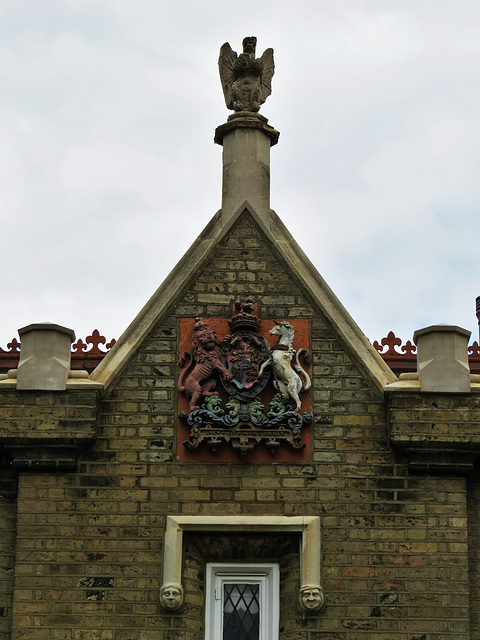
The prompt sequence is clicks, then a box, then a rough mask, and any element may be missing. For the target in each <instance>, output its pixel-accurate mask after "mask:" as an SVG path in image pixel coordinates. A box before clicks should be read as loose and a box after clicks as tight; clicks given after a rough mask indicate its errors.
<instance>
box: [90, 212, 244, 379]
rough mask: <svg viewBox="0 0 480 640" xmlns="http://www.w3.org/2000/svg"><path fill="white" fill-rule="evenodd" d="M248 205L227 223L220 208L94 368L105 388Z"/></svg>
mask: <svg viewBox="0 0 480 640" xmlns="http://www.w3.org/2000/svg"><path fill="white" fill-rule="evenodd" d="M245 208H248V210H249V211H251V210H252V209H251V207H250V205H248V203H245V205H242V206H241V207H240V208H239V209H238V211H237V212H236V213H235V214H234V215H233V216H232V217H231V218H229V220H228V221H227V222H226V223H223V224H222V210H221V209H220V210H219V211H217V213H216V214H215V215H214V216H213V218H212V219H211V220H210V222H209V223H208V224H207V226H206V227H205V228H204V229H203V231H201V232H200V235H199V236H198V237H197V239H196V240H195V241H194V242H193V244H192V245H191V246H190V248H189V249H187V251H186V253H184V254H183V256H182V257H181V258H180V260H179V261H178V262H177V264H176V265H175V266H174V267H173V269H172V270H171V271H170V273H169V274H168V276H167V277H166V278H165V280H164V281H163V282H162V284H161V285H160V286H159V287H158V289H157V290H156V291H155V293H154V294H153V295H152V296H151V298H150V299H149V300H148V302H147V303H146V304H145V305H144V307H143V308H142V309H141V310H140V312H139V313H138V314H137V315H136V317H135V318H134V320H133V321H132V322H131V323H130V324H129V325H128V327H127V328H126V329H125V331H124V332H123V334H122V335H121V336H120V338H119V339H118V340H117V342H116V343H115V344H114V345H113V347H112V348H111V349H110V351H109V352H108V353H107V355H106V356H105V358H103V360H102V361H101V362H100V363H99V365H98V366H97V367H96V368H95V369H94V370H93V371H92V373H91V374H90V379H91V380H95V381H97V382H101V383H102V384H103V385H104V388H105V389H107V388H108V387H109V386H110V385H111V384H112V383H113V382H114V380H115V379H116V378H117V376H118V375H119V374H120V371H121V370H122V369H123V367H124V366H125V364H126V363H127V361H128V360H129V358H130V357H131V356H132V354H133V353H135V351H136V350H137V348H138V347H139V345H140V344H141V342H142V341H143V340H144V338H145V336H146V335H148V333H149V332H150V331H151V330H152V329H153V326H154V325H155V324H156V323H157V322H158V321H159V319H160V318H161V317H162V316H163V315H164V314H165V313H166V311H167V310H168V309H169V307H170V306H171V304H172V301H173V300H174V299H176V298H178V297H179V295H181V293H182V292H183V289H184V288H185V286H186V285H187V284H188V282H189V281H190V279H191V277H192V275H193V274H194V273H196V272H198V271H199V270H201V268H202V265H203V264H204V263H205V262H206V261H207V260H208V257H209V255H210V253H211V251H212V249H213V248H214V247H215V246H216V245H217V244H218V243H219V242H220V241H221V240H222V238H223V237H224V235H225V234H226V233H228V231H229V230H230V228H231V227H232V225H233V224H234V223H235V222H236V220H237V219H238V217H239V216H240V215H241V214H242V212H243V211H244V210H245Z"/></svg>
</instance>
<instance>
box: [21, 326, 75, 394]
mask: <svg viewBox="0 0 480 640" xmlns="http://www.w3.org/2000/svg"><path fill="white" fill-rule="evenodd" d="M18 334H19V336H20V340H21V347H20V361H19V363H18V371H17V389H23V390H27V389H30V390H33V389H35V390H39V391H64V390H65V389H66V386H67V379H68V373H69V371H70V362H71V351H70V345H71V344H72V342H73V341H74V340H75V333H74V332H73V330H72V329H67V328H66V327H61V326H60V325H58V324H51V323H50V322H42V323H38V324H29V325H28V326H27V327H23V328H22V329H19V330H18Z"/></svg>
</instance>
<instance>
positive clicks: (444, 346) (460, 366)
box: [413, 324, 470, 393]
mask: <svg viewBox="0 0 480 640" xmlns="http://www.w3.org/2000/svg"><path fill="white" fill-rule="evenodd" d="M469 338H470V331H467V330H466V329H462V328H460V327H456V326H451V325H448V324H437V325H433V326H431V327H426V328H425V329H419V330H418V331H415V333H414V335H413V340H414V342H415V344H416V345H417V350H418V353H417V369H418V377H419V380H420V389H421V390H422V391H439V392H448V391H450V392H457V393H459V392H460V393H461V392H465V393H467V392H469V391H470V368H469V365H468V351H467V347H468V340H469Z"/></svg>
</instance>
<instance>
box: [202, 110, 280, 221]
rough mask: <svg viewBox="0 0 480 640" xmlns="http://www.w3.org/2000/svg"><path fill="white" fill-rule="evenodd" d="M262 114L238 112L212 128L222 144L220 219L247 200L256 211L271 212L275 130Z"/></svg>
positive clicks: (264, 213)
mask: <svg viewBox="0 0 480 640" xmlns="http://www.w3.org/2000/svg"><path fill="white" fill-rule="evenodd" d="M267 122H268V121H267V119H266V118H264V117H263V116H261V115H259V114H255V113H250V112H241V111H240V112H238V113H235V114H233V115H231V116H230V117H229V118H228V121H227V122H226V123H225V124H223V125H221V126H220V127H218V128H217V129H216V131H215V138H214V139H215V142H216V143H217V144H221V145H223V188H222V219H223V221H224V222H226V221H227V220H228V219H229V218H230V217H231V216H232V215H233V214H234V213H236V212H237V210H238V209H239V208H240V207H241V206H242V205H243V204H244V203H245V202H246V201H247V202H248V203H249V204H250V205H251V206H252V207H253V208H254V209H255V211H256V212H257V213H258V214H259V215H266V214H268V213H269V212H270V147H271V146H273V145H274V144H276V143H277V142H278V136H279V135H280V134H279V133H278V131H276V130H275V129H273V127H270V126H269V125H268V124H267Z"/></svg>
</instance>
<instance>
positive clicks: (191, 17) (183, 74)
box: [0, 0, 480, 345]
mask: <svg viewBox="0 0 480 640" xmlns="http://www.w3.org/2000/svg"><path fill="white" fill-rule="evenodd" d="M479 26H480V6H479V5H478V4H477V3H474V2H470V1H469V0H460V1H459V2H457V3H456V5H455V8H454V9H453V8H452V5H451V3H447V2H444V1H443V0H435V2H434V1H433V0H424V1H422V2H420V3H419V2H413V0H405V1H404V2H402V3H398V2H393V1H390V0H381V1H380V0H355V2H354V1H353V0H335V1H333V0H328V1H327V2H322V3H321V4H320V3H317V4H312V3H309V2H307V1H306V0H300V2H297V3H296V4H295V5H293V4H292V3H290V2H288V3H287V2H285V1H276V2H273V0H266V1H265V2H262V3H260V4H259V3H258V2H253V0H245V2H244V3H242V6H241V9H239V7H238V6H237V5H231V6H229V5H225V3H222V2H219V1H217V0H211V1H207V2H204V3H198V2H193V1H192V0H182V1H180V2H176V3H167V4H165V3H157V2H154V1H153V0H139V2H136V3H132V2H129V1H127V0H99V1H95V2H93V1H87V0H61V1H60V0H57V1H54V0H41V1H40V2H38V0H28V1H27V0H18V1H17V2H16V3H9V4H8V3H7V4H4V5H2V6H1V7H0V36H1V37H0V59H1V60H2V66H1V68H0V137H1V140H2V144H1V145H0V206H1V211H2V231H3V234H2V236H3V238H4V247H3V249H4V251H3V264H4V274H5V279H4V282H3V284H2V287H1V291H2V299H3V302H4V308H5V309H6V312H5V313H4V316H3V322H2V325H1V329H0V345H5V344H6V343H7V341H9V340H10V339H11V338H12V337H13V336H14V334H15V331H16V329H17V328H19V327H21V326H23V325H25V324H29V323H31V322H36V321H42V320H50V321H52V322H58V323H62V324H66V325H67V326H71V327H72V328H74V329H75V330H76V332H77V334H78V335H79V336H83V337H84V336H86V335H87V334H88V333H90V331H91V330H92V329H93V328H94V327H98V328H99V329H100V331H101V332H102V333H103V334H104V335H106V334H108V337H113V336H116V337H118V336H119V335H120V334H121V333H122V332H123V330H124V329H125V328H126V326H127V325H128V323H129V322H130V321H131V320H132V319H133V318H134V317H135V315H136V314H137V312H138V311H139V310H140V308H141V307H142V306H143V304H144V303H145V302H146V301H147V299H148V298H149V297H150V295H151V294H152V293H153V291H154V290H155V289H156V287H157V286H158V285H159V284H160V283H161V281H162V280H163V279H164V277H165V276H166V275H167V273H168V272H169V271H170V269H171V268H172V267H173V266H174V264H175V263H176V262H177V261H178V260H179V259H180V257H181V256H182V254H183V253H184V251H185V250H186V249H187V248H188V246H189V244H190V243H191V242H193V240H194V239H195V237H196V236H197V235H198V233H199V232H200V231H201V230H202V228H203V227H204V226H205V225H206V224H207V223H208V221H209V219H210V218H211V217H212V216H213V215H214V213H215V212H216V211H217V209H218V208H219V207H220V203H221V149H220V147H218V146H217V145H214V144H213V141H212V139H213V133H214V129H215V127H216V126H218V125H219V124H222V123H223V122H224V121H225V120H226V117H227V115H228V112H227V110H226V108H225V105H224V101H223V96H222V92H221V87H220V82H219V79H218V72H217V59H218V51H219V48H220V45H221V44H222V43H223V42H225V41H227V40H228V41H229V42H230V43H231V45H232V47H233V48H234V49H236V50H237V51H240V49H241V40H242V38H243V37H244V36H245V35H251V34H254V35H257V37H258V48H257V51H258V52H259V53H261V52H262V51H263V50H264V49H265V48H266V47H269V46H273V47H274V49H275V61H276V74H275V76H274V79H273V94H272V96H271V97H270V98H269V99H268V101H267V103H266V104H265V105H264V107H263V108H262V113H263V114H264V115H265V116H266V117H268V118H269V122H270V124H272V125H273V126H274V127H276V128H277V129H279V130H280V132H281V136H280V141H279V144H278V145H277V146H276V147H274V148H273V149H272V154H271V170H272V197H271V203H272V207H273V208H274V209H275V210H276V211H277V213H278V214H279V215H280V216H281V218H282V219H283V220H284V222H285V223H286V225H287V227H288V228H289V229H290V231H291V232H292V233H293V235H294V236H295V238H296V239H297V241H298V242H299V243H300V245H301V246H302V247H303V248H304V249H305V251H306V253H307V255H308V256H309V257H310V258H311V260H312V261H313V262H314V264H315V265H316V266H317V268H318V269H319V271H320V272H321V273H322V275H323V276H324V277H325V279H326V280H327V282H328V283H329V284H330V285H331V286H332V288H333V289H334V291H335V292H336V294H337V295H338V296H339V298H340V299H341V301H342V302H343V303H344V305H345V306H346V307H347V309H348V310H349V311H350V312H351V313H352V315H353V317H354V318H355V319H356V320H357V322H358V323H359V324H360V326H361V328H362V329H363V330H364V332H365V333H366V334H367V335H368V336H369V337H370V338H371V339H372V340H374V339H381V338H382V337H383V336H384V335H386V333H387V332H388V331H389V330H394V331H395V332H396V333H397V334H399V335H401V336H402V337H403V338H404V339H409V338H410V337H411V335H412V333H413V331H414V330H415V329H417V328H419V327H421V326H425V325H428V324H432V323H435V322H453V323H455V324H460V325H462V326H465V327H466V328H468V329H470V330H472V331H474V332H476V319H475V316H474V298H475V296H476V295H478V294H480V287H478V286H477V281H478V279H477V277H476V274H477V273H479V266H480V265H479V260H480V258H479V257H478V255H479V252H478V248H477V241H476V237H477V235H478V228H479V222H478V220H479V215H478V209H479V187H478V179H477V176H478V172H479V165H480V162H479V149H480V130H479V125H478V122H477V120H478V118H477V114H478V110H479V106H480V81H479V75H478V71H477V70H478V68H480V42H479V41H478V36H477V34H478V29H479ZM475 337H476V336H475Z"/></svg>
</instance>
